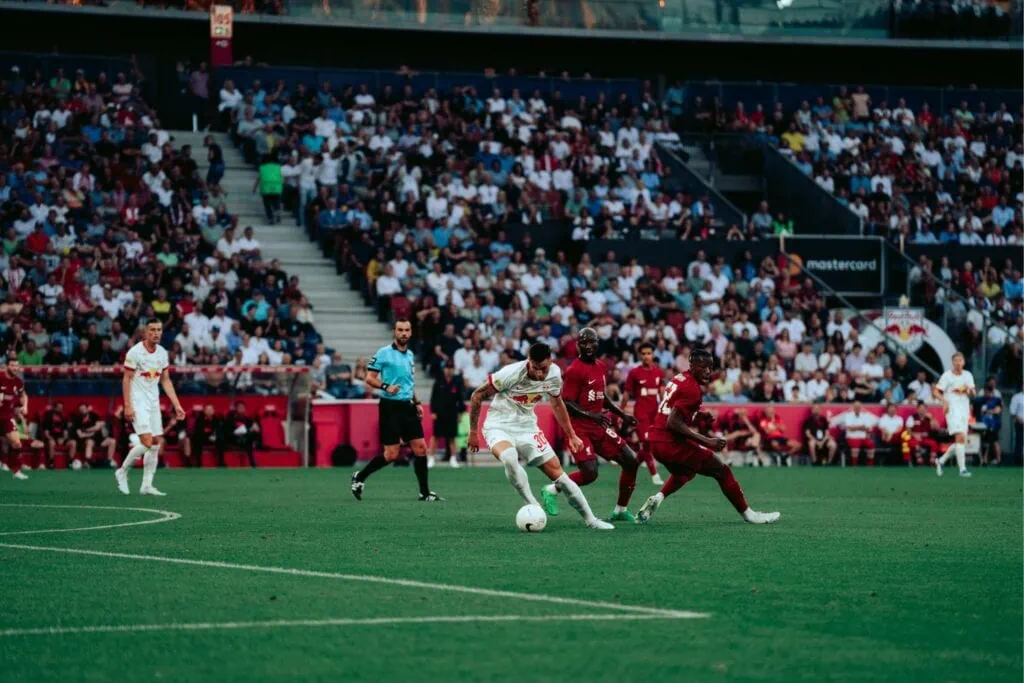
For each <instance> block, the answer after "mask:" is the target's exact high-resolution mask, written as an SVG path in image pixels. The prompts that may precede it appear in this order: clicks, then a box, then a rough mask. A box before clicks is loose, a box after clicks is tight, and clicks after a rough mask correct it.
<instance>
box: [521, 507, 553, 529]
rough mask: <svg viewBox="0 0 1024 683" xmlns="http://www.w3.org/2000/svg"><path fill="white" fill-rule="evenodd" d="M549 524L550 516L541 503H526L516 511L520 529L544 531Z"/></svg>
mask: <svg viewBox="0 0 1024 683" xmlns="http://www.w3.org/2000/svg"><path fill="white" fill-rule="evenodd" d="M547 524H548V516H547V515H545V514H544V510H542V509H541V507H540V506H539V505H524V506H523V507H521V508H519V512H517V513H516V526H517V527H519V530H520V531H543V530H544V527H545V526H547Z"/></svg>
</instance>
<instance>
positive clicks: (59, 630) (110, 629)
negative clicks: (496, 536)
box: [0, 614, 694, 638]
mask: <svg viewBox="0 0 1024 683" xmlns="http://www.w3.org/2000/svg"><path fill="white" fill-rule="evenodd" d="M692 618H694V617H686V616H678V617H677V616H669V615H667V614H666V615H661V614H563V615H559V614H552V615H545V616H537V615H533V616H531V615H526V614H523V615H517V614H485V615H468V616H453V617H443V616H436V617H371V618H366V619H355V618H338V619H280V620H274V621H223V622H198V623H181V624H121V625H116V624H112V625H99V626H41V627H36V628H9V629H0V638H13V637H18V636H59V635H78V634H94V633H147V632H160V631H221V630H223V631H232V630H242V629H261V628H264V629H274V628H323V627H331V626H398V625H402V624H473V623H510V622H512V623H514V622H551V621H623V620H626V621H641V620H651V619H692Z"/></svg>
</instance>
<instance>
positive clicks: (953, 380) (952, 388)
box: [935, 370, 974, 415]
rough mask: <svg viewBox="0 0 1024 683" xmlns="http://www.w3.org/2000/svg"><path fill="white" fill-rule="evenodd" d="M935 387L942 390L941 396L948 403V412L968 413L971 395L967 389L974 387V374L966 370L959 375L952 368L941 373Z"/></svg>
mask: <svg viewBox="0 0 1024 683" xmlns="http://www.w3.org/2000/svg"><path fill="white" fill-rule="evenodd" d="M935 386H936V388H938V389H941V390H942V397H943V398H945V399H946V403H948V404H949V412H950V413H954V412H955V413H961V414H964V415H966V414H968V413H969V412H970V411H971V397H970V395H968V393H967V390H969V389H972V388H974V375H972V374H971V373H969V372H967V371H966V370H963V371H961V373H960V374H959V375H955V374H953V371H952V370H947V371H946V372H944V373H942V377H940V378H939V382H938V384H936V385H935Z"/></svg>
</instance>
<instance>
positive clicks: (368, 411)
mask: <svg viewBox="0 0 1024 683" xmlns="http://www.w3.org/2000/svg"><path fill="white" fill-rule="evenodd" d="M767 405H768V404H760V403H748V404H742V405H732V404H724V403H705V404H704V407H705V409H708V410H714V411H716V412H717V413H718V417H722V416H724V415H726V414H728V413H731V412H732V411H733V410H736V409H740V408H742V409H744V410H746V411H747V414H748V415H750V416H751V417H752V418H753V416H755V415H757V414H759V413H760V412H761V411H763V410H764V409H765V407H767ZM822 408H823V410H824V411H825V415H826V416H827V417H828V418H830V419H831V418H833V417H835V416H836V415H839V414H841V413H844V412H846V411H847V410H849V409H850V405H849V404H828V405H823V406H822ZM487 409H488V404H484V406H483V409H482V411H481V413H480V424H481V425H483V421H484V420H485V419H486V418H487ZM864 410H866V411H867V412H870V413H873V414H875V415H881V414H882V412H883V410H884V408H883V407H882V406H879V405H866V406H864ZM423 411H424V412H423V432H424V435H425V437H426V438H427V440H428V441H429V440H430V438H431V437H432V436H433V431H434V429H433V426H434V425H433V423H434V421H433V418H432V416H431V413H430V407H429V406H426V405H425V406H423ZM536 412H537V423H538V425H539V426H540V428H541V430H542V431H543V432H544V435H545V436H546V437H547V438H548V441H550V442H551V443H552V444H554V445H555V447H556V449H558V448H560V446H559V444H561V443H562V442H563V441H564V439H563V437H562V431H561V429H560V428H559V427H558V425H557V423H556V422H555V417H554V414H553V413H552V412H551V406H549V405H548V404H546V403H543V404H541V405H539V406H537V408H536ZM810 412H811V406H809V405H776V406H775V413H776V415H777V416H778V417H779V418H780V422H781V423H782V425H783V426H784V428H785V430H786V436H787V437H788V438H791V439H796V440H797V441H799V442H800V443H803V441H804V439H803V434H802V428H803V424H804V421H805V420H806V419H807V416H808V415H810ZM913 412H914V407H913V406H899V408H898V413H899V415H900V416H901V417H903V418H904V419H905V418H906V417H907V416H908V415H910V414H912V413H913ZM931 412H932V415H933V416H934V417H935V419H936V420H937V421H938V423H939V424H941V425H945V418H944V417H943V415H942V410H941V409H940V408H939V407H938V406H933V407H932V408H931ZM313 426H314V430H315V433H316V454H315V457H314V459H313V461H314V463H315V465H316V466H317V467H330V466H331V453H332V451H334V449H335V448H336V447H337V446H339V445H343V444H349V445H351V446H352V447H353V448H354V449H355V450H356V454H357V456H358V458H359V459H360V460H369V459H371V458H373V457H375V456H376V455H377V454H378V453H380V435H379V432H378V421H377V401H371V400H362V401H334V400H316V401H313Z"/></svg>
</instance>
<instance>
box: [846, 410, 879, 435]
mask: <svg viewBox="0 0 1024 683" xmlns="http://www.w3.org/2000/svg"><path fill="white" fill-rule="evenodd" d="M842 418H843V426H844V427H845V428H846V438H848V439H866V438H868V436H869V435H870V434H871V432H872V431H874V429H875V427H876V426H878V418H877V417H875V416H874V415H873V414H871V413H869V412H868V411H866V410H862V411H860V415H857V414H856V413H854V412H853V411H852V410H850V411H848V412H845V413H843V414H842Z"/></svg>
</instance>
